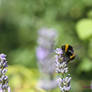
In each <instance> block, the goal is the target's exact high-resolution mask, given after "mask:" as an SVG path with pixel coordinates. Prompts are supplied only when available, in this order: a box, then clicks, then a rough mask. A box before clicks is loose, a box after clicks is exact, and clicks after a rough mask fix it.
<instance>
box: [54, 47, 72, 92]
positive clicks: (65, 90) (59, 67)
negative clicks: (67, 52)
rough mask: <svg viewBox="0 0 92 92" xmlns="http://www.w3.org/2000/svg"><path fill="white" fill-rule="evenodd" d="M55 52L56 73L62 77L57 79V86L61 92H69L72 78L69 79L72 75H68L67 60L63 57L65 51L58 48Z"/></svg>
mask: <svg viewBox="0 0 92 92" xmlns="http://www.w3.org/2000/svg"><path fill="white" fill-rule="evenodd" d="M55 52H56V73H58V74H61V77H59V78H58V79H57V85H58V86H59V88H60V90H61V92H69V91H70V89H71V85H70V81H71V77H69V76H70V74H68V67H67V61H66V58H65V57H64V56H63V50H62V49H61V48H57V49H56V51H55ZM66 75H68V76H66Z"/></svg>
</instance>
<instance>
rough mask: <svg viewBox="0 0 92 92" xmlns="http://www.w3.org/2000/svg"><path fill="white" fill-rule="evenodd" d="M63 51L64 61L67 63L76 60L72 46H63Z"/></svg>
mask: <svg viewBox="0 0 92 92" xmlns="http://www.w3.org/2000/svg"><path fill="white" fill-rule="evenodd" d="M61 49H62V51H63V57H64V60H65V61H67V63H68V62H70V61H71V60H74V59H75V54H74V49H73V47H72V46H71V45H69V44H65V45H63V46H61Z"/></svg>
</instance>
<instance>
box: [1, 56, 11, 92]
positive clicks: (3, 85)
mask: <svg viewBox="0 0 92 92" xmlns="http://www.w3.org/2000/svg"><path fill="white" fill-rule="evenodd" d="M7 66H8V65H7V61H6V55H5V54H0V92H6V91H7V92H10V91H8V88H9V86H8V76H6V75H5V74H6V72H7V69H6V67H7Z"/></svg>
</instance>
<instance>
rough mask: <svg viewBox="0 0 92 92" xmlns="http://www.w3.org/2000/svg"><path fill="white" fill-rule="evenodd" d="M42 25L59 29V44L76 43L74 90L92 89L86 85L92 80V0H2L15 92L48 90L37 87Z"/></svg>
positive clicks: (1, 45)
mask: <svg viewBox="0 0 92 92" xmlns="http://www.w3.org/2000/svg"><path fill="white" fill-rule="evenodd" d="M42 27H48V28H54V29H56V30H57V31H58V34H59V36H58V39H57V44H56V47H60V46H61V45H63V44H66V43H68V44H71V45H73V46H74V49H75V52H76V55H77V56H78V58H77V59H76V60H75V61H74V63H72V64H70V66H71V70H70V72H71V76H72V83H71V85H72V89H71V92H92V90H91V89H90V88H85V87H86V86H90V82H91V80H92V0H0V53H5V54H7V59H8V63H9V67H8V75H9V84H10V86H11V89H12V92H47V91H45V90H42V89H38V88H36V84H37V81H38V79H39V76H40V73H39V70H38V68H37V59H36V54H35V49H36V47H37V31H38V30H39V29H40V28H42ZM49 92H60V91H59V89H58V88H56V89H53V90H51V91H49Z"/></svg>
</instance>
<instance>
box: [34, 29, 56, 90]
mask: <svg viewBox="0 0 92 92" xmlns="http://www.w3.org/2000/svg"><path fill="white" fill-rule="evenodd" d="M56 37H57V33H56V30H54V29H52V28H50V29H49V28H42V29H40V30H39V31H38V40H37V43H38V46H37V48H36V55H37V59H38V66H39V70H40V72H41V74H42V80H41V81H40V85H41V86H40V87H41V88H44V89H52V88H55V87H56V82H55V80H54V79H53V74H54V71H55V57H54V54H53V52H54V46H55V40H56ZM44 76H45V77H44ZM44 84H45V85H44Z"/></svg>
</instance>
